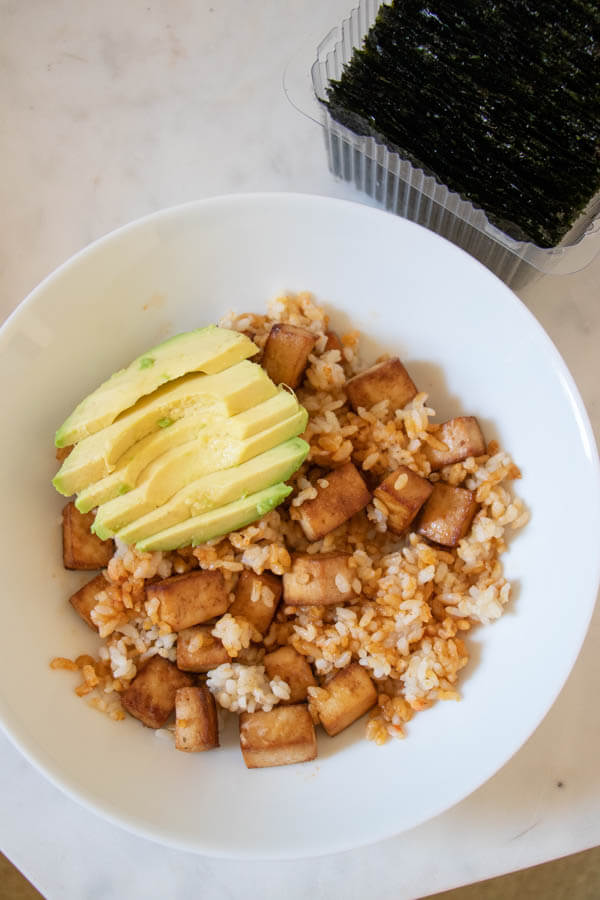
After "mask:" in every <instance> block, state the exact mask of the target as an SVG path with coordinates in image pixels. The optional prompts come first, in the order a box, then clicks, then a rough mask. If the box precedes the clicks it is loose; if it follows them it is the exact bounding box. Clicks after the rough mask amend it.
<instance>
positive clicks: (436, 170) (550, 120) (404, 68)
mask: <svg viewBox="0 0 600 900" xmlns="http://www.w3.org/2000/svg"><path fill="white" fill-rule="evenodd" d="M327 104H328V106H329V109H330V111H331V114H332V116H333V117H334V118H335V119H337V120H338V121H339V122H341V123H342V124H344V125H347V126H348V127H349V128H351V129H352V130H353V131H354V132H356V133H358V134H367V135H374V136H375V137H376V138H377V139H378V140H380V141H383V143H385V144H386V145H387V146H388V147H389V148H390V149H392V150H396V151H398V152H399V153H400V155H401V156H404V157H406V158H408V159H410V160H411V162H413V164H416V165H417V166H419V167H420V168H423V169H424V170H425V171H426V172H428V173H430V174H433V175H434V176H435V177H436V178H437V179H438V181H440V182H442V183H443V184H445V185H447V186H448V187H449V188H450V190H452V191H456V192H457V193H459V194H461V195H462V196H463V197H465V198H466V199H468V200H470V201H471V202H472V203H474V204H475V205H476V206H479V207H481V208H483V209H484V210H485V212H486V213H487V215H488V218H489V219H490V221H492V222H494V223H495V224H497V225H499V227H501V228H502V229H504V230H505V231H506V232H507V233H508V234H511V235H512V236H513V237H515V238H517V239H521V240H523V239H524V240H528V241H531V242H533V243H535V244H537V245H539V246H541V247H554V246H556V244H558V243H559V241H560V240H561V238H562V237H564V235H565V234H566V232H567V231H568V230H569V228H570V227H571V225H572V223H573V222H574V220H575V219H576V218H577V216H578V215H579V214H580V213H581V212H582V210H583V209H584V208H585V206H586V205H587V203H588V202H589V200H590V199H591V198H592V197H593V196H594V195H595V194H596V193H597V191H598V190H600V3H599V2H598V0H461V2H460V3H456V2H446V0H430V2H427V3H424V2H421V0H393V2H392V3H391V4H390V5H384V6H382V7H381V9H380V11H379V13H378V17H377V21H376V22H375V24H374V25H373V27H372V28H371V30H370V31H369V33H368V35H367V36H366V38H365V40H364V43H363V47H362V48H361V49H360V50H356V51H355V52H354V54H353V56H352V59H351V60H350V62H349V63H348V64H347V65H346V66H345V68H344V71H343V73H342V76H341V78H340V79H339V81H331V82H330V85H329V89H328V96H327Z"/></svg>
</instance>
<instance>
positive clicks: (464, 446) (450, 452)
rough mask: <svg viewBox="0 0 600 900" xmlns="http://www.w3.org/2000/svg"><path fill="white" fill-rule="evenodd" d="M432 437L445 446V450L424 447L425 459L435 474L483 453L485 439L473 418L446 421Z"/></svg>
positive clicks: (466, 417)
mask: <svg viewBox="0 0 600 900" xmlns="http://www.w3.org/2000/svg"><path fill="white" fill-rule="evenodd" d="M434 437H436V438H437V440H438V441H441V442H442V443H443V444H445V445H446V446H447V448H448V449H447V450H437V449H435V448H434V447H431V446H426V449H425V452H426V454H427V459H428V460H429V462H430V463H431V468H432V470H433V471H434V472H435V471H436V470H437V469H443V468H444V466H450V465H452V464H453V463H457V462H462V461H463V459H468V457H469V456H483V454H484V453H485V450H486V447H485V438H484V437H483V434H482V432H481V428H480V427H479V422H478V421H477V419H476V418H475V416H458V417H457V418H456V419H448V421H447V422H444V424H443V425H441V426H440V429H439V431H436V432H435V434H434Z"/></svg>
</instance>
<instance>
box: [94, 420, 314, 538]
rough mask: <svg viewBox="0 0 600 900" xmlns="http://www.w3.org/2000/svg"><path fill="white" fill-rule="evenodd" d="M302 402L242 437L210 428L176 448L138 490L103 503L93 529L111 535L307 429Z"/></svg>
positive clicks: (151, 468)
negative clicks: (212, 476) (192, 487)
mask: <svg viewBox="0 0 600 900" xmlns="http://www.w3.org/2000/svg"><path fill="white" fill-rule="evenodd" d="M307 419H308V414H307V412H306V410H305V409H304V408H303V407H300V408H299V410H298V412H297V413H295V414H294V415H293V416H289V417H288V418H287V419H285V420H284V421H283V422H279V423H278V424H277V425H273V426H271V428H267V429H266V430H265V431H261V432H259V433H258V434H255V435H253V436H252V437H250V438H246V439H245V440H243V441H240V440H237V439H236V438H233V437H231V436H230V435H227V434H226V433H218V432H216V433H215V432H214V431H212V430H211V429H206V431H205V432H202V433H201V434H200V435H199V436H198V438H197V439H196V440H195V441H188V442H187V443H185V444H182V445H181V446H179V447H174V448H173V449H171V450H168V451H167V452H166V453H163V454H162V456H159V457H158V458H157V459H155V460H154V461H153V462H152V463H150V465H149V466H147V467H146V469H145V470H144V471H143V472H142V474H141V475H140V477H139V479H138V483H137V486H136V487H135V488H134V490H132V491H129V492H128V493H126V494H124V495H123V496H120V497H115V498H114V499H113V500H110V501H109V502H108V503H103V504H102V505H101V506H100V507H98V512H97V513H96V518H95V520H94V525H93V530H94V531H95V533H96V534H97V535H98V537H100V538H102V540H106V539H107V538H109V537H112V536H113V535H114V534H116V532H117V531H120V530H121V529H123V528H125V526H126V525H129V524H130V523H131V522H134V521H135V520H136V519H139V518H141V517H142V516H145V515H146V514H147V513H149V512H152V510H154V509H156V508H157V507H159V506H161V505H162V504H163V503H165V502H166V501H167V500H169V499H170V498H171V497H172V496H173V495H174V494H175V493H176V492H177V491H179V490H181V489H182V488H183V487H185V486H186V485H187V484H189V483H190V482H191V481H195V480H196V479H198V478H202V477H203V476H204V475H209V474H210V473H211V472H217V471H219V470H221V469H229V468H231V467H233V466H238V465H240V464H241V463H244V462H246V461H247V460H249V459H252V458H253V457H255V456H258V454H259V453H264V452H265V451H266V450H270V449H271V448H272V447H276V446H277V445H278V444H280V443H282V442H283V441H286V440H288V439H289V438H291V437H295V436H296V435H298V434H300V433H301V432H302V431H304V429H305V428H306V422H307Z"/></svg>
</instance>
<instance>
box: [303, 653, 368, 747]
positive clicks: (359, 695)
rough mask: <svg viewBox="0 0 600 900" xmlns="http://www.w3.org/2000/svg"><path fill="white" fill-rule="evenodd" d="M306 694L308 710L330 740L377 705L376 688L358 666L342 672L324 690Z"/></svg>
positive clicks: (320, 689)
mask: <svg viewBox="0 0 600 900" xmlns="http://www.w3.org/2000/svg"><path fill="white" fill-rule="evenodd" d="M308 693H309V697H310V701H309V702H310V705H311V708H312V709H314V710H315V712H316V713H317V715H318V717H319V721H320V722H321V725H322V726H323V728H324V729H325V731H326V732H327V734H328V735H330V736H331V737H333V736H334V734H339V732H340V731H343V730H344V728H347V727H348V725H352V723H353V722H355V721H356V720H357V719H360V717H361V716H363V715H364V714H365V713H366V712H367V710H369V709H371V707H372V706H375V703H376V702H377V691H376V689H375V685H374V684H373V682H372V681H371V679H370V677H369V675H368V674H367V672H366V669H364V668H363V666H361V665H359V664H358V663H352V664H351V665H349V666H347V667H346V668H345V669H342V671H341V672H339V673H338V674H337V675H336V676H335V677H334V678H332V679H331V681H328V682H327V684H326V685H325V687H322V688H313V689H312V690H309V692H308Z"/></svg>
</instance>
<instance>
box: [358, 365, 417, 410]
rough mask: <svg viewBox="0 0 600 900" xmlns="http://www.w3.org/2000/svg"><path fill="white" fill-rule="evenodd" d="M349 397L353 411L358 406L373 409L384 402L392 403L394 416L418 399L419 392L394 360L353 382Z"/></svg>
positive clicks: (367, 371) (401, 366)
mask: <svg viewBox="0 0 600 900" xmlns="http://www.w3.org/2000/svg"><path fill="white" fill-rule="evenodd" d="M346 393H347V395H348V400H349V401H350V405H351V406H352V408H353V409H354V410H357V409H358V407H359V406H363V407H364V408H365V409H370V408H371V407H372V406H375V404H376V403H379V402H380V401H381V400H389V401H390V405H389V411H390V412H393V411H394V410H395V409H402V407H403V406H406V404H407V403H408V402H409V401H410V400H412V399H413V397H416V395H417V388H416V386H415V384H414V382H413V380H412V378H411V377H410V375H409V374H408V372H407V371H406V369H405V368H404V366H403V365H402V363H401V362H400V360H399V359H398V357H397V356H394V357H392V359H386V361H385V362H382V363H377V365H375V366H371V368H370V369H366V370H365V371H364V372H360V373H359V374H358V375H355V376H354V377H353V378H350V379H349V380H348V382H347V383H346Z"/></svg>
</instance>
